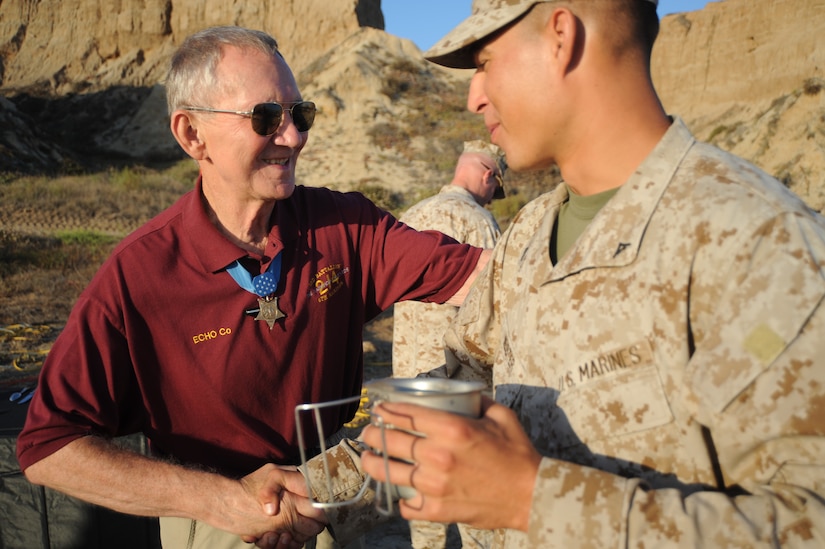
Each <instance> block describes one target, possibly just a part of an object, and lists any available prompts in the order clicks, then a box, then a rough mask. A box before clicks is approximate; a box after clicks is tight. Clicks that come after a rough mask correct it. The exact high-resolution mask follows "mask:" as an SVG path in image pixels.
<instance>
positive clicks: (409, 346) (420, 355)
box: [392, 185, 501, 377]
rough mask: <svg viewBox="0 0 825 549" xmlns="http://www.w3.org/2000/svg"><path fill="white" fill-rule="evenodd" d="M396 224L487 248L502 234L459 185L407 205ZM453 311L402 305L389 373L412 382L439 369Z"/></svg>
mask: <svg viewBox="0 0 825 549" xmlns="http://www.w3.org/2000/svg"><path fill="white" fill-rule="evenodd" d="M400 220H401V221H403V222H404V223H406V224H407V225H409V226H411V227H412V228H414V229H417V230H419V231H425V230H434V231H440V232H442V233H444V234H446V235H448V236H451V237H453V238H455V239H456V240H458V241H459V242H462V243H465V244H472V245H473V246H477V247H479V248H492V247H493V246H494V245H495V243H496V239H498V237H499V236H500V235H501V231H500V230H499V228H498V223H496V220H495V218H494V217H493V214H491V213H490V212H489V211H488V210H487V209H486V208H484V206H481V205H480V204H478V203H477V202H476V201H475V198H473V195H472V194H471V193H470V192H469V191H467V190H466V189H464V188H462V187H459V186H458V185H445V186H444V187H442V188H441V191H440V192H439V193H438V194H436V195H435V196H431V197H429V198H427V199H424V200H422V201H421V202H419V203H417V204H415V205H414V206H412V207H411V208H410V209H409V210H407V211H406V212H405V213H404V214H403V215H402V216H401V217H400ZM457 311H458V307H454V306H452V305H446V304H445V305H439V304H431V303H419V302H413V301H404V302H401V303H396V304H395V309H394V311H393V340H392V373H393V376H395V377H415V376H416V375H418V374H419V373H421V372H427V371H429V370H432V369H433V368H437V367H438V366H441V365H442V364H444V332H445V331H446V330H447V326H448V325H449V324H450V321H452V319H453V318H454V317H455V314H456V312H457Z"/></svg>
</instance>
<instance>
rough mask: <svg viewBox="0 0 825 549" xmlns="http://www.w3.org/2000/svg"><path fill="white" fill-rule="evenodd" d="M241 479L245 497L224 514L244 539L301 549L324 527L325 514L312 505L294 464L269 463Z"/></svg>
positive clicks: (305, 486) (226, 509)
mask: <svg viewBox="0 0 825 549" xmlns="http://www.w3.org/2000/svg"><path fill="white" fill-rule="evenodd" d="M238 482H239V484H240V486H241V488H242V490H243V494H244V496H243V497H242V498H241V500H240V501H238V502H237V503H236V504H235V506H234V508H229V507H226V508H224V513H227V514H228V516H226V518H227V520H231V521H233V522H235V523H236V528H233V530H235V531H238V532H239V533H240V534H241V538H242V539H243V540H244V541H245V542H247V543H255V544H257V545H258V547H262V548H268V547H273V548H274V547H290V548H295V549H299V548H300V547H302V546H303V544H304V543H305V542H306V541H308V540H309V539H311V538H312V537H314V536H315V535H317V534H318V533H319V532H321V531H322V530H323V529H324V526H325V523H326V516H325V515H324V512H323V511H322V510H320V509H316V508H314V507H313V506H312V503H311V502H310V500H309V498H308V497H307V485H306V481H305V480H304V476H303V475H302V474H301V473H299V472H298V471H297V470H295V468H294V467H291V468H287V467H278V466H276V465H272V464H267V465H264V466H263V467H261V468H260V469H258V470H257V471H254V472H252V473H250V474H249V475H247V476H245V477H244V478H242V479H240V481H238ZM227 503H228V502H227Z"/></svg>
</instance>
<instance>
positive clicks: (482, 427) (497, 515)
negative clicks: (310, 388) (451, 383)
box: [362, 399, 541, 531]
mask: <svg viewBox="0 0 825 549" xmlns="http://www.w3.org/2000/svg"><path fill="white" fill-rule="evenodd" d="M483 408H484V411H483V415H482V417H481V418H480V419H469V418H466V417H462V416H458V415H456V414H451V413H449V412H442V411H438V410H433V409H429V408H423V407H421V406H415V405H412V404H401V403H388V402H385V403H382V404H381V405H379V406H377V407H376V408H375V409H373V414H374V415H377V416H380V417H381V419H382V420H383V422H384V423H385V424H390V425H392V426H393V427H395V428H394V429H386V430H385V432H384V436H385V438H386V443H387V453H388V454H389V455H390V456H392V457H394V458H398V459H400V460H404V461H396V460H391V461H390V467H389V474H390V481H391V482H392V483H393V484H398V485H404V486H412V487H413V488H415V489H416V490H417V492H418V493H417V495H416V496H414V497H412V498H409V499H407V500H402V501H401V503H400V509H401V514H402V516H404V518H406V519H410V520H412V519H423V520H436V521H438V522H461V523H464V524H469V525H471V526H475V527H478V528H485V529H490V528H516V529H520V530H523V531H526V530H527V525H528V521H529V516H530V503H531V500H532V493H533V485H534V483H535V479H536V474H537V471H538V468H539V463H540V461H541V456H540V455H539V453H538V452H537V451H536V449H535V448H534V447H533V445H532V443H531V442H530V440H529V439H528V438H527V435H526V434H525V432H524V430H523V429H522V427H521V424H520V423H519V421H518V418H517V417H516V415H515V413H514V412H513V411H512V410H510V409H509V408H506V407H504V406H502V405H500V404H496V403H494V402H493V401H492V400H490V399H485V400H484V404H483ZM399 429H403V430H399ZM404 430H408V431H415V432H418V433H423V434H424V435H425V436H424V437H418V436H415V435H413V434H410V433H408V432H405V431H404ZM381 439H382V434H381V429H380V428H379V427H377V426H376V425H370V426H368V427H367V428H365V430H364V432H363V440H364V442H365V443H367V444H368V445H369V446H370V447H372V448H375V449H378V450H377V451H380V449H381V447H382V442H381ZM406 462H412V464H410V463H406ZM362 463H363V467H364V470H365V471H366V472H367V473H369V474H370V475H371V476H372V477H373V478H375V479H376V480H379V481H384V480H386V474H385V467H384V459H383V458H382V457H381V456H380V455H378V454H377V453H375V452H365V453H364V454H363V456H362Z"/></svg>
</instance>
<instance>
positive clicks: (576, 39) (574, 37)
mask: <svg viewBox="0 0 825 549" xmlns="http://www.w3.org/2000/svg"><path fill="white" fill-rule="evenodd" d="M545 31H546V32H547V33H548V34H549V35H550V39H551V40H552V44H553V47H554V52H553V53H554V55H555V58H556V61H557V65H556V66H557V67H558V68H559V70H560V71H562V72H563V74H567V73H569V72H570V71H572V70H573V69H575V68H576V66H577V65H578V64H579V61H580V60H581V55H582V48H583V46H584V42H583V40H584V26H583V25H582V24H581V21H580V20H579V18H578V17H577V16H576V14H574V13H573V12H572V11H570V9H568V8H566V7H558V8H556V9H554V10H553V13H552V15H551V16H550V20H549V21H548V22H547V26H546V28H545Z"/></svg>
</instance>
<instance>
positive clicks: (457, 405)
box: [368, 377, 485, 501]
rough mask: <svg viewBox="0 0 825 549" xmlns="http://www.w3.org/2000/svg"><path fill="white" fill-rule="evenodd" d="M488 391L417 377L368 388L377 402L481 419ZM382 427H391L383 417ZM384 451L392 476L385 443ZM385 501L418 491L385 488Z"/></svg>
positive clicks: (466, 383) (475, 385)
mask: <svg viewBox="0 0 825 549" xmlns="http://www.w3.org/2000/svg"><path fill="white" fill-rule="evenodd" d="M484 389H485V385H484V383H481V382H480V381H460V380H455V379H447V378H429V377H417V378H411V379H405V378H386V379H381V380H377V381H375V382H373V383H372V384H370V385H369V386H368V391H369V392H370V393H371V394H373V395H374V397H373V398H374V399H375V401H377V402H380V401H382V400H385V401H387V402H406V403H409V404H417V405H419V406H425V407H427V408H434V409H436V410H442V411H444V412H452V413H454V414H459V415H462V416H467V417H473V418H477V417H480V416H481V393H482V391H483V390H484ZM377 424H378V426H379V427H380V428H381V430H382V442H383V431H384V430H385V429H387V428H388V427H387V426H386V425H385V424H384V422H383V421H381V420H380V418H379V419H378V421H377ZM406 432H409V433H412V434H415V435H421V433H416V432H414V431H406ZM382 446H383V448H381V452H382V454H383V456H384V468H385V470H386V472H387V476H388V477H389V460H390V458H389V456H388V455H387V448H386V446H387V445H386V443H385V442H383V444H382ZM379 489H383V492H384V494H383V498H381V499H386V500H387V501H390V500H391V496H394V495H397V496H398V497H400V498H401V499H409V498H412V497H415V495H416V493H417V492H416V490H415V488H413V487H411V486H396V485H389V486H383V487H380V488H379ZM379 501H380V500H379Z"/></svg>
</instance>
